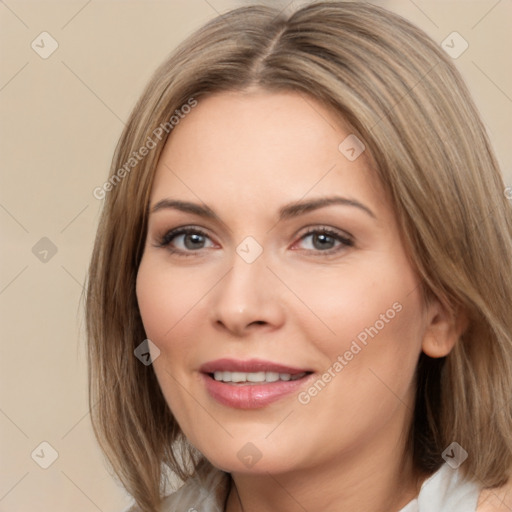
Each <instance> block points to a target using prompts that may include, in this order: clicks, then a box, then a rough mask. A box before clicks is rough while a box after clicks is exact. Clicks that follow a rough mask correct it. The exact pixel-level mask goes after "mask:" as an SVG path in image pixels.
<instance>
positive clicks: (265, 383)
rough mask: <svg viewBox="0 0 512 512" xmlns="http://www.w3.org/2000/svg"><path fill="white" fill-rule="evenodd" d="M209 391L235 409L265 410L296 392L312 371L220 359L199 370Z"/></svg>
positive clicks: (255, 360)
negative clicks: (266, 407) (264, 408)
mask: <svg viewBox="0 0 512 512" xmlns="http://www.w3.org/2000/svg"><path fill="white" fill-rule="evenodd" d="M200 372H201V375H202V378H203V382H204V384H205V386H206V390H207V392H208V393H209V394H210V396H211V397H212V398H214V399H215V400H216V401H217V402H219V403H221V404H223V405H225V406H228V407H231V408H235V409H257V408H262V407H265V406H267V405H269V404H271V403H273V402H275V401H277V400H280V399H282V398H284V397H285V396H287V395H290V394H292V393H293V392H294V391H297V390H298V389H299V388H300V387H302V386H303V385H305V383H306V381H309V377H310V376H311V375H312V374H313V372H312V371H311V370H309V369H305V368H295V367H291V366H287V365H282V364H277V363H273V362H269V361H263V360H257V359H252V360H249V361H240V360H234V359H218V360H216V361H211V362H209V363H206V364H204V365H203V366H201V368H200Z"/></svg>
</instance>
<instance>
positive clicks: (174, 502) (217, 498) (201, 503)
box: [123, 461, 230, 512]
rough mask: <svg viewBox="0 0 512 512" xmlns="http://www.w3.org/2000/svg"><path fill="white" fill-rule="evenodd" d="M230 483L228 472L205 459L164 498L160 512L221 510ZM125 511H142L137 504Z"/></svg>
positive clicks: (218, 511)
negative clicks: (194, 471) (191, 474)
mask: <svg viewBox="0 0 512 512" xmlns="http://www.w3.org/2000/svg"><path fill="white" fill-rule="evenodd" d="M229 485H230V478H229V474H228V473H224V472H223V471H221V470H219V469H217V468H215V467H213V466H212V465H210V464H209V463H208V462H206V461H203V462H202V463H201V464H200V465H199V466H198V468H197V471H196V473H195V474H194V475H193V476H192V477H190V478H189V479H188V480H187V481H186V482H185V483H184V484H183V485H182V486H181V487H180V488H179V489H178V490H177V491H176V492H173V493H172V494H170V495H169V496H166V497H165V498H163V499H162V502H161V505H160V512H174V511H175V510H180V511H181V510H182V511H183V512H192V511H196V512H197V510H201V512H203V511H204V512H221V511H222V510H223V506H224V501H225V498H226V496H227V493H228V490H229ZM123 512H141V510H140V508H138V507H137V505H132V506H131V507H129V508H128V509H127V510H124V511H123Z"/></svg>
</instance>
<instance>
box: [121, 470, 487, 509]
mask: <svg viewBox="0 0 512 512" xmlns="http://www.w3.org/2000/svg"><path fill="white" fill-rule="evenodd" d="M229 481H230V478H229V474H228V473H225V472H223V471H220V470H219V469H216V468H214V467H213V466H211V465H209V464H208V465H206V464H205V465H204V466H203V468H202V470H198V472H197V474H196V476H194V477H193V478H191V479H190V480H188V481H187V482H186V483H185V484H184V485H183V486H182V487H180V488H179V489H178V490H177V491H176V492H175V493H173V494H171V495H170V496H167V497H166V498H164V500H163V502H162V507H161V509H160V510H161V512H175V511H177V510H179V511H180V512H181V511H183V512H224V503H225V501H226V498H227V494H228V490H229V486H230V483H229ZM480 491H481V488H480V487H479V486H478V485H477V484H476V483H474V482H468V481H463V480H462V475H461V473H460V472H459V471H458V470H454V469H452V468H451V467H450V466H449V465H448V464H444V465H443V466H441V468H440V469H439V470H438V471H437V472H436V473H434V474H433V475H432V476H430V477H429V478H427V480H425V481H424V482H423V485H422V486H421V489H420V492H419V495H418V497H417V498H415V499H413V500H412V501H410V502H409V503H408V504H407V505H406V506H405V507H403V508H402V509H400V510H399V511H398V512H476V507H477V503H478V497H479V494H480ZM125 512H140V511H139V509H138V508H137V507H136V506H133V507H131V508H129V509H128V510H126V511H125Z"/></svg>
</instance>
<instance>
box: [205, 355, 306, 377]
mask: <svg viewBox="0 0 512 512" xmlns="http://www.w3.org/2000/svg"><path fill="white" fill-rule="evenodd" d="M200 371H201V372H203V373H215V372H220V371H225V372H244V373H255V372H276V373H288V374H290V375H297V374H299V373H304V372H309V371H310V370H307V369H304V368H295V367H292V366H287V365H284V364H280V363H273V362H271V361H264V360H262V359H249V360H247V361H242V360H240V359H229V358H223V359H215V360H214V361H208V362H207V363H204V364H203V365H202V366H201V367H200Z"/></svg>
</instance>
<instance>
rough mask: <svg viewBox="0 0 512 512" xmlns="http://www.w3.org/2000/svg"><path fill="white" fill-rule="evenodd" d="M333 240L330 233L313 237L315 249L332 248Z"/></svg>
mask: <svg viewBox="0 0 512 512" xmlns="http://www.w3.org/2000/svg"><path fill="white" fill-rule="evenodd" d="M317 242H319V243H317ZM333 242H334V239H333V237H332V236H329V235H316V236H315V237H314V238H313V245H314V246H315V249H325V248H327V249H330V248H331V247H332V244H333Z"/></svg>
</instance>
